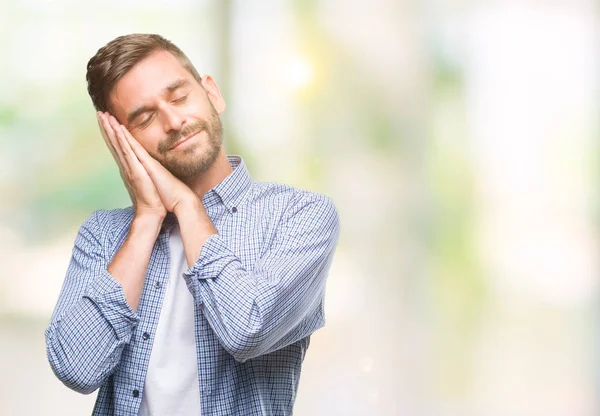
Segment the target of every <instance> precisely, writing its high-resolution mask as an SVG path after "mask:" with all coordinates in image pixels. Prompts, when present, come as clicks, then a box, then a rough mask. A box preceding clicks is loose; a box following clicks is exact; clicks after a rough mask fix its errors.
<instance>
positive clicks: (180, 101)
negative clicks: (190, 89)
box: [171, 94, 189, 103]
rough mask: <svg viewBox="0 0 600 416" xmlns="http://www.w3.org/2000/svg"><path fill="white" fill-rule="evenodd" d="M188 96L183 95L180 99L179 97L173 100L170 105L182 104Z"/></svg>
mask: <svg viewBox="0 0 600 416" xmlns="http://www.w3.org/2000/svg"><path fill="white" fill-rule="evenodd" d="M188 95H189V94H186V95H184V96H181V97H179V98H177V99H175V100H173V101H171V102H172V103H182V102H184V101H185V100H186V99H187V98H188Z"/></svg>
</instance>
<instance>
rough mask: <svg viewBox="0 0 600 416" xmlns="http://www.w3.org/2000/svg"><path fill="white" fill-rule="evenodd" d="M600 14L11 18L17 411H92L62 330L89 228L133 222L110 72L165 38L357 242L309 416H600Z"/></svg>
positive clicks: (314, 364)
mask: <svg viewBox="0 0 600 416" xmlns="http://www.w3.org/2000/svg"><path fill="white" fill-rule="evenodd" d="M598 28H599V13H598V5H597V2H592V1H590V0H577V1H572V0H570V1H567V0H555V1H552V2H539V1H532V0H520V1H516V0H508V1H503V2H498V1H491V0H489V1H485V0H472V1H458V0H456V1H442V0H427V1H422V0H421V1H417V0H371V1H368V2H367V1H356V0H345V1H341V0H323V1H314V0H295V1H294V0H283V1H281V0H280V1H274V0H262V1H257V2H243V1H239V0H238V1H209V0H204V1H202V0H194V1H192V0H170V1H167V0H146V1H141V0H128V1H115V0H107V1H103V2H98V1H86V2H76V1H73V0H22V1H19V2H17V1H16V0H2V1H0V35H1V36H0V50H1V51H2V58H1V59H0V73H1V77H0V191H1V194H2V199H1V201H2V202H1V204H0V259H1V262H0V265H1V266H0V374H2V378H1V381H0V403H2V410H0V413H1V414H3V415H39V414H45V415H61V416H63V415H82V414H90V413H91V409H92V407H93V403H94V400H95V396H96V393H93V394H92V395H89V396H82V395H79V394H77V393H74V392H72V391H70V390H69V389H67V388H66V387H64V386H63V385H62V384H61V383H60V382H59V381H58V380H57V379H56V378H55V377H54V375H53V374H52V371H51V369H50V367H49V365H48V363H47V361H46V355H45V345H44V334H43V331H44V329H45V327H46V325H47V324H48V320H49V317H50V314H51V312H52V309H53V307H54V304H55V302H56V300H57V297H58V292H59V290H60V286H61V284H62V280H63V278H64V273H65V271H66V267H67V264H68V261H69V258H70V254H71V249H72V245H73V241H74V238H75V235H76V233H77V229H78V228H79V226H80V225H81V223H82V222H83V220H84V219H85V218H86V217H87V216H88V215H89V214H90V213H91V212H92V211H93V210H94V209H97V208H114V207H123V206H127V205H128V204H129V199H128V196H127V192H126V191H125V189H124V187H123V185H122V183H121V180H120V177H119V174H118V171H117V168H116V166H115V164H114V162H113V161H112V159H111V156H110V153H109V152H108V150H107V149H106V148H105V145H104V143H103V141H102V139H101V136H100V134H99V131H98V130H97V125H96V120H95V115H94V110H93V107H92V105H91V101H90V99H89V97H88V96H87V91H86V84H85V68H86V63H87V61H88V59H89V58H90V57H91V56H92V55H93V54H94V53H95V52H96V50H97V49H98V48H100V47H101V46H103V45H104V44H105V43H107V42H108V41H110V40H112V39H113V38H114V37H116V36H119V35H121V34H126V33H132V32H153V33H160V34H162V35H163V36H165V37H167V38H168V39H170V40H172V41H173V42H175V43H176V44H177V45H178V46H180V47H181V48H182V49H183V50H184V52H186V54H187V55H188V56H189V57H190V58H191V60H192V62H194V63H195V65H196V67H197V68H198V70H199V72H200V73H201V74H210V75H212V76H213V77H214V78H215V80H216V81H217V83H218V84H219V86H220V87H221V90H222V92H223V94H224V96H225V98H226V100H227V104H228V109H227V111H226V113H225V114H224V116H223V120H224V126H225V147H226V150H227V151H228V153H230V154H232V153H234V154H239V155H241V156H242V157H244V159H245V161H246V163H247V164H248V166H249V169H250V172H251V174H252V176H253V177H254V179H255V180H263V181H280V182H285V183H289V184H292V185H295V186H298V187H302V188H308V189H311V190H314V191H318V192H322V193H325V194H327V195H329V196H330V197H331V198H332V199H333V200H334V201H335V203H336V205H337V207H338V209H339V212H340V215H341V221H342V234H341V239H340V244H339V247H338V250H337V254H336V257H335V261H334V263H333V265H332V269H331V274H330V278H329V281H328V289H327V302H326V310H327V325H326V327H325V328H324V329H322V330H320V331H318V332H317V333H315V335H314V336H313V338H312V343H311V347H310V349H309V353H308V355H307V358H306V361H305V364H304V367H303V374H302V380H301V383H300V389H299V393H298V399H297V402H296V407H295V410H296V412H295V414H297V415H299V416H304V415H349V416H354V415H356V416H358V415H366V416H377V415H382V416H387V415H436V416H437V415H440V416H446V415H447V416H451V415H452V416H454V415H473V416H475V415H502V416H505V415H544V416H550V415H569V416H570V415H596V414H598V413H600V403H599V400H598V398H599V395H598V392H599V390H598V388H599V383H598V381H599V379H598V375H599V374H600V372H599V371H598V370H600V363H599V362H598V351H599V345H598V344H599V340H600V337H599V336H598V335H599V332H598V329H597V328H598V318H597V317H598V306H599V297H598V271H599V262H598V220H599V201H600V199H599V197H598V196H599V195H598V191H597V189H598V185H599V183H598V173H599V172H598V154H599V152H598V150H599V149H598V140H597V138H598V114H599V112H598V110H599V105H598V104H599V103H600V94H599V92H600V89H599V82H598V80H599V75H598V74H600V71H599V70H600V65H599V58H600V48H599V46H600V45H599V40H600V36H599V30H598Z"/></svg>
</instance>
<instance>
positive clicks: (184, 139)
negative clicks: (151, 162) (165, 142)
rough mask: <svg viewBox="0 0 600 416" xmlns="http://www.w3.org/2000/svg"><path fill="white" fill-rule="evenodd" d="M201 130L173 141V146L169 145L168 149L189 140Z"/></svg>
mask: <svg viewBox="0 0 600 416" xmlns="http://www.w3.org/2000/svg"><path fill="white" fill-rule="evenodd" d="M201 131H202V130H198V131H197V132H195V133H192V134H190V135H189V136H186V137H184V138H183V139H181V140H179V141H178V142H177V143H175V144H174V145H173V146H171V147H170V148H169V150H173V149H176V148H178V147H179V146H181V145H182V144H183V143H185V142H187V141H188V140H190V139H191V138H193V137H194V136H196V135H197V134H198V133H200V132H201Z"/></svg>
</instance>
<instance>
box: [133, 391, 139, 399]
mask: <svg viewBox="0 0 600 416" xmlns="http://www.w3.org/2000/svg"><path fill="white" fill-rule="evenodd" d="M139 395H140V391H139V390H138V389H135V390H134V391H133V397H138V396H139Z"/></svg>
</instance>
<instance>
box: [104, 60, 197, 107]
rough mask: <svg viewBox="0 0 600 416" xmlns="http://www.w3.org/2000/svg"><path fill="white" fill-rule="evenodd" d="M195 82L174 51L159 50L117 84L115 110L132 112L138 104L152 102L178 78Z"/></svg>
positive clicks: (112, 100)
mask: <svg viewBox="0 0 600 416" xmlns="http://www.w3.org/2000/svg"><path fill="white" fill-rule="evenodd" d="M181 78H184V79H188V80H190V81H195V80H194V77H193V76H192V74H190V73H189V71H188V70H187V69H185V68H184V67H183V66H182V65H181V63H180V62H179V61H178V60H177V58H175V56H173V55H172V54H171V53H169V52H166V51H157V52H154V53H152V54H151V55H150V56H148V57H147V58H145V59H144V60H142V61H140V62H138V63H137V64H136V65H135V66H134V67H133V68H131V70H129V72H127V73H126V74H125V75H124V76H123V77H122V78H121V79H120V80H119V81H118V82H117V83H116V84H115V86H114V88H113V90H112V91H111V93H110V94H109V102H110V103H111V107H112V108H113V111H115V112H120V111H119V110H122V111H123V110H124V111H128V110H130V109H132V108H133V107H135V106H138V105H140V104H144V103H151V102H152V101H153V100H155V99H156V98H158V97H160V96H161V94H162V92H163V91H164V88H165V87H167V86H168V85H170V84H171V83H172V82H173V81H175V80H177V79H181Z"/></svg>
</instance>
